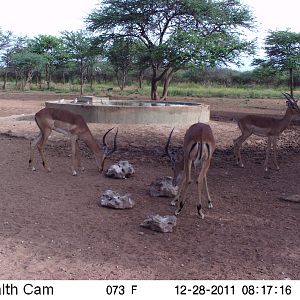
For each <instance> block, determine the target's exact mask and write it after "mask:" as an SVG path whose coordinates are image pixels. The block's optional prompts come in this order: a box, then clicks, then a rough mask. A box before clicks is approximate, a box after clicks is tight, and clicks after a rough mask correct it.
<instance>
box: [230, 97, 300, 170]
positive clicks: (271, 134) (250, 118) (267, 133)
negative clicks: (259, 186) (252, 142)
mask: <svg viewBox="0 0 300 300" xmlns="http://www.w3.org/2000/svg"><path fill="white" fill-rule="evenodd" d="M283 95H284V96H285V97H286V99H287V101H286V104H287V109H286V112H285V115H284V116H283V118H281V119H276V118H273V117H265V116H256V115H247V116H245V117H243V118H241V119H240V120H239V121H238V126H239V128H240V130H241V132H242V134H241V136H239V137H238V138H237V139H235V140H234V141H233V142H234V155H235V157H236V163H237V165H239V166H240V167H242V168H243V167H244V164H243V162H242V157H241V146H242V144H243V142H244V141H245V140H246V139H247V138H249V137H250V136H251V135H252V134H254V135H258V136H262V137H267V138H268V145H267V154H266V159H265V162H264V168H265V171H268V161H269V155H270V150H271V148H272V147H273V162H274V165H275V167H276V169H277V170H279V166H278V163H277V153H276V143H277V138H278V137H279V135H280V134H281V133H282V132H283V131H284V130H285V129H286V128H287V127H288V126H289V125H290V123H291V121H292V119H293V118H294V117H295V116H297V115H298V116H300V109H299V107H298V104H297V101H298V100H295V99H294V98H293V97H292V96H291V95H289V94H287V93H283Z"/></svg>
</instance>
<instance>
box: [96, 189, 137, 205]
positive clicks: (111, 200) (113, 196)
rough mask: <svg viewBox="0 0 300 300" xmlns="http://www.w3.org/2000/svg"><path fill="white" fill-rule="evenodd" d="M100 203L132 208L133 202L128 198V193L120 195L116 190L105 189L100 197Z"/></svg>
mask: <svg viewBox="0 0 300 300" xmlns="http://www.w3.org/2000/svg"><path fill="white" fill-rule="evenodd" d="M100 205H101V206H106V207H110V208H116V209H126V208H132V207H133V206H134V205H135V202H134V201H133V200H132V199H131V198H130V195H129V194H126V195H124V196H120V195H119V194H118V193H117V192H114V191H112V190H107V191H105V192H104V193H103V195H102V196H101V197H100Z"/></svg>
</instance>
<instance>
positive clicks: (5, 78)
mask: <svg viewBox="0 0 300 300" xmlns="http://www.w3.org/2000/svg"><path fill="white" fill-rule="evenodd" d="M3 77H4V78H3V85H2V90H4V91H5V89H6V82H7V70H5V73H4V76H3Z"/></svg>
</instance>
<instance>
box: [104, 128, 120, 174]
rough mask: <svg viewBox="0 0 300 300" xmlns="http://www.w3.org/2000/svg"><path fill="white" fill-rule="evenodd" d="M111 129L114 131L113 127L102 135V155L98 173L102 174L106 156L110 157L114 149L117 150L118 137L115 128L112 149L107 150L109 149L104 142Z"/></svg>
mask: <svg viewBox="0 0 300 300" xmlns="http://www.w3.org/2000/svg"><path fill="white" fill-rule="evenodd" d="M113 129H114V127H113V128H111V129H109V130H107V131H106V132H105V134H104V135H103V138H102V149H103V155H102V159H101V167H100V172H102V171H103V169H104V162H105V159H106V158H107V157H108V156H110V155H111V154H113V153H114V152H115V151H116V149H117V135H118V128H117V130H116V133H115V137H114V146H113V148H112V149H109V147H108V146H107V143H106V141H105V139H106V136H107V134H108V133H109V132H111V131H112V130H113Z"/></svg>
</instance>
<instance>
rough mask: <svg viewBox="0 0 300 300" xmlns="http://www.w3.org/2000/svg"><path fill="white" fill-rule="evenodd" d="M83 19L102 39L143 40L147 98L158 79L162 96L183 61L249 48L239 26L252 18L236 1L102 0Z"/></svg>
mask: <svg viewBox="0 0 300 300" xmlns="http://www.w3.org/2000/svg"><path fill="white" fill-rule="evenodd" d="M86 22H87V28H88V29H89V30H91V31H94V32H97V33H98V34H99V39H100V40H102V41H104V42H105V41H109V40H111V39H116V38H120V37H123V38H129V39H133V40H138V41H140V42H141V44H143V47H142V48H141V52H142V53H143V54H144V57H145V54H146V57H147V58H148V61H149V64H150V66H151V71H152V79H151V99H153V100H156V99H158V92H157V87H158V83H159V82H160V81H161V80H164V82H165V92H164V94H165V95H163V96H164V97H165V96H166V90H167V87H168V84H169V82H170V80H171V78H172V75H173V74H174V72H176V71H177V70H179V69H182V68H184V67H185V66H186V64H188V63H191V62H193V63H197V64H212V65H213V64H216V63H217V62H226V61H236V58H237V54H239V53H240V52H242V51H245V52H249V51H251V50H252V49H253V48H252V44H251V42H247V41H246V40H244V39H243V36H242V35H241V29H245V28H246V29H250V28H251V27H252V25H253V22H254V19H253V17H252V14H251V12H250V11H249V9H248V7H246V6H244V5H242V4H241V1H240V0H214V1H212V0H155V1H154V0H123V1H119V0H104V1H102V5H101V7H100V8H98V9H95V10H94V11H92V13H91V14H90V15H89V16H88V17H87V19H86Z"/></svg>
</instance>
